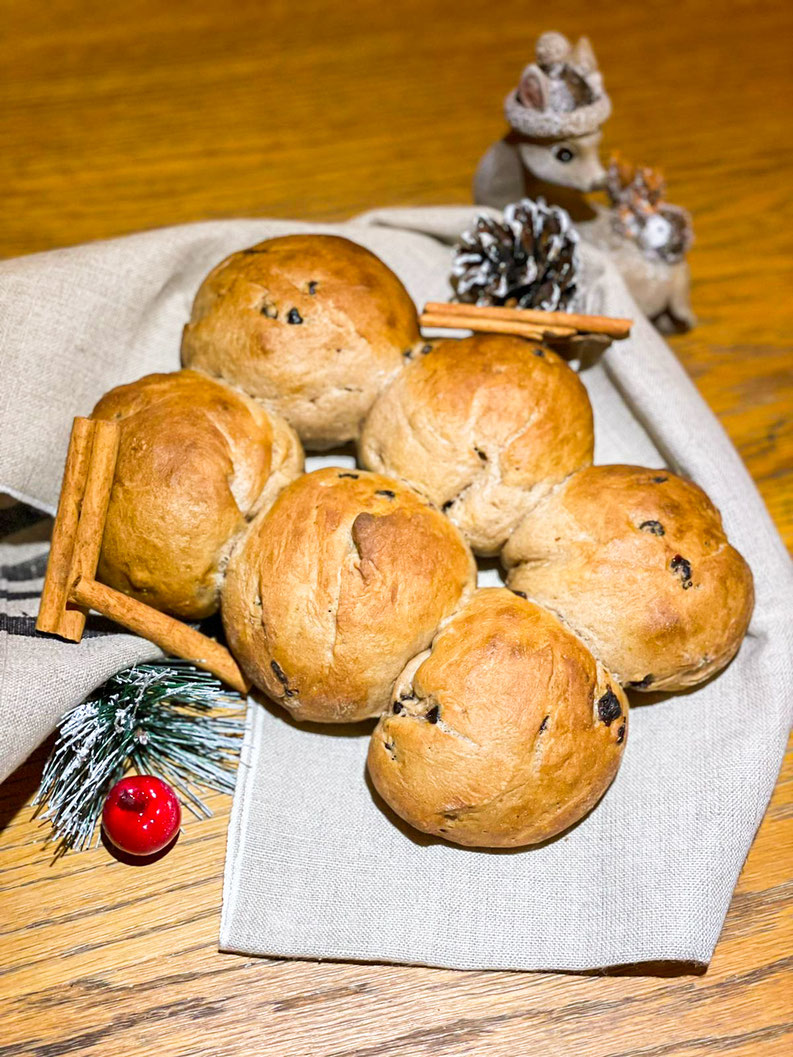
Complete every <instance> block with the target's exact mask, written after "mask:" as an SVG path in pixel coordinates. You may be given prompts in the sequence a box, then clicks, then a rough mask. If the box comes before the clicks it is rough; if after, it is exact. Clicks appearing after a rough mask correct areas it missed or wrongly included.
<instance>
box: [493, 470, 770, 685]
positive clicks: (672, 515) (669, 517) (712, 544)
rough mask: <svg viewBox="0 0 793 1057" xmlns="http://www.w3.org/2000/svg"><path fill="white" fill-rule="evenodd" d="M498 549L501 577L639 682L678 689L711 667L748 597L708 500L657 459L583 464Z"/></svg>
mask: <svg viewBox="0 0 793 1057" xmlns="http://www.w3.org/2000/svg"><path fill="white" fill-rule="evenodd" d="M503 560H504V562H505V564H506V565H507V566H508V567H509V566H512V567H513V568H511V570H510V573H509V578H508V582H509V585H510V587H512V588H513V589H514V590H518V591H523V592H525V593H526V594H527V595H528V596H529V597H530V598H532V599H533V600H534V601H536V602H539V603H540V605H544V606H547V607H548V608H549V609H551V610H552V611H553V612H555V613H558V614H559V615H561V617H562V619H563V620H564V621H565V622H566V623H567V624H568V625H569V626H570V627H571V628H573V629H574V630H575V631H576V632H577V633H578V634H579V635H580V636H581V638H582V639H583V640H584V642H586V644H587V645H588V646H589V648H590V649H591V650H592V651H593V652H594V653H595V655H596V656H597V657H598V658H599V659H600V660H601V661H603V663H604V664H605V665H606V666H607V667H608V668H609V669H610V670H611V671H612V672H614V674H615V676H616V677H617V678H618V679H619V680H620V682H621V683H622V684H623V685H624V686H632V687H634V688H635V689H639V690H659V689H663V690H681V689H683V688H685V687H688V686H694V685H695V684H697V683H699V682H701V681H702V680H703V679H707V678H708V676H710V675H712V674H713V673H714V672H717V671H718V670H719V669H720V668H722V667H723V666H724V665H725V664H726V663H727V662H728V661H729V660H730V659H731V658H732V657H733V655H734V654H735V653H736V652H737V650H738V647H739V646H740V644H741V640H742V639H743V636H744V634H745V632H746V628H747V626H748V624H749V618H750V617H751V614H752V607H753V605H754V590H753V585H752V574H751V571H750V569H749V566H748V565H747V564H746V562H745V561H744V560H743V558H742V557H741V555H740V554H739V553H738V552H737V551H736V550H735V549H734V548H733V547H731V546H730V544H729V543H728V541H727V537H726V536H725V534H724V529H723V528H722V524H721V517H720V515H719V512H718V510H717V509H716V508H715V507H714V506H713V504H712V503H711V501H710V500H709V499H708V497H707V496H706V495H705V493H704V492H703V491H702V489H701V488H698V487H697V485H695V484H691V483H690V482H689V481H684V480H682V479H681V478H680V477H676V476H675V475H674V474H672V473H670V472H669V471H668V470H648V469H644V468H642V467H638V466H592V467H590V468H589V469H587V470H583V471H582V472H581V473H578V474H576V475H575V476H573V477H571V478H570V480H568V481H566V482H565V483H564V484H563V485H562V486H561V487H560V488H559V489H558V490H557V491H555V492H553V493H552V494H551V495H549V496H548V497H547V498H546V499H544V500H543V501H541V502H540V503H539V504H538V505H537V506H536V507H535V508H534V509H533V510H532V511H531V512H530V513H529V514H528V515H527V516H526V517H525V518H524V520H523V521H522V522H521V524H520V525H519V526H518V528H517V530H516V531H515V533H514V535H513V536H512V537H511V539H510V540H509V542H508V543H507V545H506V547H505V548H504V552H503Z"/></svg>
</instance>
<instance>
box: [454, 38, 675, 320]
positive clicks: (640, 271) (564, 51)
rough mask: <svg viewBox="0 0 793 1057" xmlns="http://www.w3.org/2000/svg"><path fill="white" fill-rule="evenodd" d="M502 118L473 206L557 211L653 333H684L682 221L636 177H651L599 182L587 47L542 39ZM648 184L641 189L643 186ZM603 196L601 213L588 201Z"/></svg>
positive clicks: (601, 103) (606, 177) (597, 93)
mask: <svg viewBox="0 0 793 1057" xmlns="http://www.w3.org/2000/svg"><path fill="white" fill-rule="evenodd" d="M504 113H505V115H506V118H507V121H508V123H509V125H510V131H509V132H508V133H507V135H506V136H504V138H503V139H501V140H499V141H498V142H497V143H494V144H493V145H492V146H491V147H490V148H489V150H488V151H487V152H486V153H485V155H484V156H483V158H482V159H481V161H480V162H479V166H478V168H477V170H476V175H475V177H474V200H475V201H476V202H477V203H478V204H481V205H489V206H494V207H496V208H497V209H503V208H504V207H505V206H506V205H507V204H509V203H511V202H517V201H519V200H520V199H524V198H531V199H535V200H536V199H537V198H539V197H541V198H543V199H544V200H545V201H546V202H548V203H549V204H552V205H556V206H560V207H561V208H563V209H565V210H566V211H567V212H568V213H569V214H570V217H571V219H572V220H573V222H574V223H575V225H576V227H577V229H578V231H579V232H580V234H581V237H582V238H583V239H585V240H586V241H588V242H591V243H593V244H595V245H597V246H599V247H600V248H601V249H605V250H606V251H607V252H609V253H610V254H611V255H612V256H613V258H614V262H615V264H616V265H617V267H618V268H619V270H620V272H621V273H622V276H623V278H624V279H625V281H626V283H627V285H628V287H629V288H630V290H631V292H632V294H633V296H634V298H635V299H636V301H637V303H638V304H639V307H640V308H641V309H642V311H643V312H644V313H645V315H647V316H649V317H650V318H651V319H652V320H653V321H654V322H655V323H656V325H657V326H658V327H659V328H660V329H663V330H674V329H678V330H680V329H687V328H688V327H690V326H693V324H694V322H695V316H694V314H693V312H692V310H691V306H690V303H689V281H690V279H689V271H688V265H687V264H686V261H685V252H686V250H687V249H688V246H689V245H690V242H691V226H690V219H689V217H688V214H686V213H685V212H684V211H683V210H681V209H679V208H678V207H676V206H672V205H669V204H668V203H666V202H663V201H662V200H661V197H660V195H661V194H662V192H663V184H662V183H661V185H660V192H659V188H658V187H657V186H656V185H655V184H653V180H656V181H657V180H658V179H659V178H658V176H657V174H653V175H652V176H651V177H647V176H646V175H645V176H642V175H641V174H642V173H644V174H647V173H649V172H650V170H634V169H631V168H630V167H627V166H625V164H624V163H621V167H620V164H617V167H616V168H612V169H611V170H609V173H607V172H606V170H605V169H604V167H603V165H602V164H601V162H600V157H599V146H600V139H601V131H600V129H601V126H602V125H603V123H604V122H605V121H606V119H607V118H608V117H609V115H610V113H611V101H610V99H609V97H608V95H607V94H606V91H605V89H604V87H603V78H602V76H601V74H600V71H599V70H598V65H597V59H596V58H595V54H594V52H593V50H592V47H591V45H590V43H589V41H588V40H587V38H586V37H581V38H580V39H579V40H578V42H577V43H576V44H574V45H573V44H571V43H570V41H569V40H568V39H567V38H566V37H565V36H563V35H562V34H561V33H543V34H542V36H541V37H540V38H539V39H538V40H537V43H536V47H535V61H534V62H532V63H530V64H529V65H528V66H527V67H526V68H525V70H524V71H523V73H522V75H521V78H520V83H519V84H518V87H517V89H514V90H513V91H511V92H510V93H509V95H508V96H507V98H506V99H505V101H504ZM618 174H622V175H621V176H620V175H618ZM623 177H624V179H625V181H626V182H625V183H624V184H621V183H620V180H621V179H622V178H623ZM648 178H649V180H650V184H646V183H643V182H642V181H645V180H646V179H648ZM637 180H638V182H636V181H637ZM650 185H652V186H650ZM603 189H605V190H607V191H608V193H609V197H610V199H611V207H610V208H609V207H607V206H604V205H601V204H599V203H597V202H590V201H588V200H587V197H586V195H587V194H588V193H589V192H592V191H597V190H603ZM648 196H649V197H648Z"/></svg>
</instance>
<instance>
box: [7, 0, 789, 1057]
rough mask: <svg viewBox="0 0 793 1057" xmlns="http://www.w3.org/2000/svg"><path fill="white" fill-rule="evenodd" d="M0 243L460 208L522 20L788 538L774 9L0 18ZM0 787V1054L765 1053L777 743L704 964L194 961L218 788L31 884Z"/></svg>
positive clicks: (783, 932)
mask: <svg viewBox="0 0 793 1057" xmlns="http://www.w3.org/2000/svg"><path fill="white" fill-rule="evenodd" d="M2 13H3V20H4V28H5V30H6V32H5V34H4V38H3V42H2V44H1V45H0V60H1V61H0V84H2V96H1V97H0V98H1V99H2V119H1V120H2V123H3V126H4V127H3V142H2V150H0V182H1V185H2V188H3V193H2V196H0V255H3V256H10V255H14V254H22V253H28V252H32V251H35V250H45V249H50V248H52V247H56V246H64V245H68V244H71V243H76V242H81V241H83V240H86V239H94V238H99V237H103V236H108V235H119V234H123V233H125V232H131V231H135V230H138V229H140V228H147V227H152V226H156V225H165V224H172V223H177V222H183V221H189V220H199V219H204V218H208V217H226V216H236V215H271V216H284V217H286V216H292V217H302V218H309V219H312V218H316V219H319V218H322V219H328V218H340V217H345V216H347V215H350V214H352V213H355V212H357V211H361V210H364V209H368V208H370V207H373V206H379V205H398V204H415V203H445V202H459V203H462V202H467V201H469V200H470V198H469V187H470V182H471V176H472V173H473V170H474V167H475V164H476V161H477V159H478V157H479V155H480V154H481V152H482V151H483V150H484V149H485V148H486V147H487V146H488V144H489V143H490V142H491V141H492V140H493V139H494V138H496V137H497V136H499V135H500V134H501V132H502V128H503V122H502V117H501V112H500V106H501V99H502V97H503V95H504V94H505V92H506V90H507V89H508V88H509V87H510V86H511V85H513V84H514V83H515V80H516V77H517V75H518V73H519V71H520V69H521V68H522V66H523V64H524V63H525V62H526V61H528V59H529V57H530V51H531V48H532V45H533V41H534V39H535V37H536V35H537V34H538V33H539V32H541V31H542V30H545V29H549V28H556V29H560V30H562V31H565V32H567V33H570V34H577V33H579V32H587V33H588V34H589V35H590V37H591V39H592V40H593V42H594V45H595V47H596V50H597V53H598V56H599V58H600V63H601V68H602V69H603V71H604V73H605V77H606V83H607V86H608V89H609V91H610V94H611V97H612V101H613V105H614V115H613V117H612V118H611V120H610V121H609V122H608V125H607V126H606V137H605V149H606V150H609V149H610V148H612V147H617V146H618V147H619V148H620V149H621V150H622V151H623V153H624V154H625V155H626V156H628V157H631V158H634V159H636V160H639V161H645V162H649V163H656V164H661V165H662V166H663V167H664V169H665V171H666V173H667V176H668V179H669V184H670V197H671V199H672V200H673V201H677V202H680V203H681V204H683V205H685V206H687V207H688V208H689V209H691V211H692V212H693V214H694V218H695V227H696V235H697V241H696V245H695V247H694V249H693V251H692V253H691V258H690V260H691V267H692V272H693V278H694V283H693V301H694V308H695V310H696V311H697V313H698V315H699V317H700V325H699V327H698V328H697V329H696V330H694V331H693V332H692V333H690V334H687V335H684V336H681V337H677V338H675V339H674V340H673V346H674V348H675V350H676V352H677V354H678V355H679V356H680V358H681V360H682V361H683V363H684V364H685V366H686V368H687V369H688V370H689V372H690V373H691V375H692V376H693V377H694V379H695V380H696V383H697V385H698V386H699V388H700V389H701V391H702V393H703V394H704V396H705V397H706V399H707V400H708V401H709V403H710V405H711V407H712V408H713V409H714V411H715V412H716V413H717V414H718V415H719V417H720V418H721V421H722V422H723V423H724V425H725V427H726V429H727V430H728V432H729V433H730V435H731V436H732V438H733V440H734V442H735V444H736V445H737V446H738V448H739V449H740V451H741V453H742V455H743V457H744V459H745V460H746V462H747V465H748V466H749V469H750V471H751V472H752V474H753V476H754V479H755V480H756V481H757V484H758V486H759V488H760V490H761V492H762V493H763V496H764V498H765V500H766V502H767V503H768V506H769V508H770V510H771V512H772V514H773V516H774V518H775V519H776V522H777V524H778V525H779V528H780V530H781V532H782V533H783V535H784V537H785V539H786V541H787V543H788V545H789V546H790V545H791V543H793V459H792V458H791V455H793V414H792V413H791V412H792V409H793V351H792V350H791V341H790V335H791V333H793V298H791V297H790V294H789V289H790V280H791V259H793V254H792V253H791V245H790V232H791V228H792V227H793V225H792V224H791V213H792V212H793V210H792V209H791V199H792V197H793V196H791V193H790V172H791V169H793V150H792V149H791V137H790V124H791V123H790V113H791V104H792V103H793V85H792V83H791V62H790V47H791V41H792V40H793V7H791V5H784V4H781V3H778V2H776V0H775V2H773V3H768V2H764V0H761V2H751V3H750V2H748V0H746V2H736V3H732V4H724V3H721V4H720V3H718V2H717V3H715V4H714V3H713V0H697V2H695V3H677V4H669V3H668V2H667V3H658V2H656V0H644V2H642V3H639V4H631V5H627V4H626V5H617V4H612V5H608V6H606V5H600V7H599V9H598V8H596V5H591V4H584V3H583V2H580V0H578V2H573V0H557V2H556V3H555V4H554V5H553V6H552V9H551V8H550V7H549V9H548V10H547V11H545V10H544V9H542V8H541V7H540V5H534V6H533V7H532V6H529V5H525V4H509V5H493V4H483V3H481V2H480V0H424V2H422V0H407V2H399V0H397V2H396V3H391V4H387V3H382V2H379V0H365V2H361V0H359V2H357V3H355V2H353V3H348V4H341V3H336V4H334V3H333V2H332V0H326V2H324V3H316V2H310V0H306V2H304V3H302V4H295V3H294V2H292V3H285V2H283V0H270V2H262V0H256V2H252V0H238V2H236V3H220V2H218V0H214V2H201V0H189V2H188V0H171V2H170V3H167V4H165V3H162V2H160V0H127V2H126V3H125V4H123V5H120V4H119V5H112V4H111V5H101V4H98V3H91V2H89V0H68V2H67V0H51V2H50V3H49V4H47V5H44V6H38V7H33V6H31V5H30V4H28V3H23V2H22V0H3V4H2ZM42 761H43V753H41V752H39V753H37V754H36V755H35V756H34V757H33V759H32V760H31V761H29V763H28V764H27V765H26V766H25V767H23V768H21V769H20V771H18V772H17V774H16V775H14V776H13V778H12V779H10V780H9V781H8V782H7V783H6V785H4V787H3V789H2V794H3V807H2V815H0V826H2V825H5V829H4V830H3V832H2V835H0V847H1V853H0V933H2V936H1V937H0V1025H1V1027H0V1057H12V1055H13V1057H54V1055H56V1054H57V1055H60V1054H87V1055H91V1057H93V1055H98V1054H103V1055H105V1054H107V1055H110V1054H113V1055H115V1054H118V1053H123V1054H137V1053H144V1052H145V1053H147V1054H157V1055H198V1054H201V1055H207V1057H209V1055H212V1057H215V1055H227V1054H228V1055H235V1057H236V1055H238V1054H257V1055H258V1054H273V1055H278V1057H298V1055H311V1057H352V1055H357V1057H375V1055H377V1057H386V1055H387V1057H407V1055H425V1054H426V1055H446V1054H475V1055H477V1057H479V1055H484V1057H521V1055H524V1054H528V1053H532V1054H538V1055H545V1054H551V1055H585V1057H605V1055H612V1057H616V1055H624V1057H627V1055H628V1054H630V1055H642V1057H662V1055H667V1054H673V1055H677V1057H684V1055H685V1057H689V1055H691V1057H694V1055H703V1054H708V1053H730V1054H731V1055H733V1057H757V1055H762V1057H772V1055H782V1054H789V1053H791V1052H792V1051H793V1008H792V1007H793V1003H791V997H792V996H791V991H792V988H791V965H792V964H793V956H791V948H792V947H793V915H792V914H791V906H792V905H793V880H792V879H791V875H792V874H793V871H792V870H791V858H792V856H791V852H792V851H793V759H791V757H790V755H789V756H788V760H787V763H786V766H785V767H784V768H783V772H782V775H781V776H780V781H779V784H778V786H777V789H776V792H775V795H774V798H773V800H772V802H771V806H770V808H769V811H768V814H767V816H766V818H765V821H764V823H763V825H762V827H761V829H760V833H759V836H758V838H757V840H756V842H755V845H754V847H753V849H752V852H751V854H750V856H749V859H748V861H747V863H746V867H745V869H744V872H743V875H742V877H741V881H740V884H739V886H738V890H737V892H736V895H735V898H734V900H733V904H732V908H731V910H730V913H729V916H728V918H727V923H726V926H725V930H724V933H723V935H722V938H721V941H720V943H719V946H718V949H717V951H716V955H715V957H714V959H713V962H712V964H711V966H710V968H709V969H708V971H707V972H705V973H701V972H694V971H692V970H691V969H690V968H689V969H688V970H686V969H685V968H681V969H676V968H670V967H662V966H655V967H646V966H645V967H639V968H636V969H634V970H632V971H626V972H623V973H616V974H609V975H594V976H584V975H581V976H572V975H562V974H519V973H492V972H490V973H486V972H467V973H461V972H452V971H442V970H432V969H420V968H405V967H398V966H367V965H352V964H338V963H336V964H333V963H319V964H314V963H307V962H302V963H301V962H296V961H268V960H255V959H247V958H240V957H236V956H233V955H222V954H219V953H218V952H217V950H216V938H217V930H218V921H219V908H220V899H221V878H222V868H223V857H224V839H225V831H226V825H227V819H228V812H229V806H230V803H229V800H228V799H226V798H222V797H216V798H215V799H214V801H213V804H214V807H215V809H216V811H217V814H216V816H215V818H214V819H212V820H210V821H208V822H202V823H194V822H191V823H190V824H189V825H188V827H187V830H186V832H185V833H184V834H183V836H182V838H181V839H180V841H179V843H178V844H177V846H176V847H175V849H174V850H173V851H172V852H171V853H170V854H169V855H168V856H166V857H165V858H164V859H162V860H161V861H160V862H158V863H156V864H155V865H152V866H147V867H145V868H137V869H136V868H134V867H130V866H125V865H123V864H121V863H119V862H116V861H115V860H114V859H112V858H111V857H110V856H109V855H108V854H107V853H106V852H105V851H104V850H103V849H102V848H100V849H99V850H97V851H95V852H90V853H86V854H81V855H77V854H73V855H69V856H67V857H66V858H65V859H63V860H62V861H60V862H59V863H58V864H56V865H54V866H53V865H52V864H51V862H50V857H49V855H48V853H47V852H46V851H45V850H44V849H43V847H42V845H41V831H40V830H39V829H38V828H37V827H36V825H35V824H34V823H32V822H31V816H30V809H29V807H28V806H26V805H27V802H28V801H29V798H30V796H31V794H32V793H33V791H34V789H35V787H36V783H37V781H38V776H39V773H40V769H41V765H42Z"/></svg>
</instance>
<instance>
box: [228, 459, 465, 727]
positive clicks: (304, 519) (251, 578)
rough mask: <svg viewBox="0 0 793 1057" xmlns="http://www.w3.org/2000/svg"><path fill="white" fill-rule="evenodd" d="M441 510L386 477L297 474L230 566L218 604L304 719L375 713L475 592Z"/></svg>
mask: <svg viewBox="0 0 793 1057" xmlns="http://www.w3.org/2000/svg"><path fill="white" fill-rule="evenodd" d="M475 578H476V569H475V565H474V561H473V557H472V555H471V552H470V551H469V550H468V548H467V547H466V545H465V543H464V542H463V540H462V538H461V537H460V534H459V533H458V531H457V529H455V528H454V526H453V525H452V524H451V523H450V522H449V521H448V519H447V518H445V517H444V516H443V514H441V513H439V511H437V510H435V509H434V508H432V507H431V506H429V505H428V504H427V503H426V502H424V501H423V500H422V499H420V498H419V497H418V496H417V495H416V494H415V493H414V492H411V491H410V490H409V489H407V488H405V487H404V486H403V485H400V484H398V483H397V482H396V481H392V480H390V479H389V478H387V477H381V476H380V475H379V474H372V473H366V472H365V471H360V470H345V469H339V468H333V467H332V468H327V469H322V470H316V471H314V472H313V473H309V474H305V475H304V476H303V477H300V478H298V480H296V481H295V482H293V483H292V484H291V485H290V486H289V487H288V488H286V489H285V490H284V491H283V492H282V493H281V495H280V497H279V498H278V499H277V500H276V502H275V503H274V504H273V506H272V507H271V508H270V510H269V511H268V512H267V513H266V514H264V515H263V516H261V517H260V518H258V519H257V520H256V521H255V522H254V524H253V525H252V526H251V528H250V531H249V532H248V534H247V536H246V537H245V540H244V541H243V543H242V545H241V546H240V547H239V548H238V549H237V550H236V551H235V553H234V556H233V558H232V560H231V562H230V563H229V567H228V572H227V576H226V580H225V583H224V586H223V600H222V612H223V623H224V627H225V629H226V635H227V637H228V640H229V643H230V646H231V649H232V651H233V652H234V656H235V657H236V658H237V661H238V662H239V664H240V665H241V666H242V668H243V669H244V671H245V672H246V674H247V675H248V677H249V678H250V679H251V680H252V681H253V682H254V683H255V684H256V685H257V686H259V687H260V688H261V689H262V690H264V691H265V692H266V693H268V694H269V695H270V696H271V697H272V698H274V699H275V700H276V701H278V702H279V703H280V704H282V705H283V706H284V707H285V708H287V709H288V710H289V711H290V712H291V713H292V714H293V715H294V716H296V717H297V718H299V719H310V720H316V721H319V722H328V723H340V722H351V721H354V720H358V719H364V718H366V717H367V716H373V715H377V714H378V713H379V712H381V711H382V710H383V708H385V706H386V705H387V704H388V701H389V696H390V693H391V688H392V686H393V683H394V680H395V679H396V677H397V675H399V673H400V671H401V670H402V668H403V667H404V665H405V663H406V662H407V661H408V660H409V659H410V658H411V657H412V656H414V654H416V653H417V652H418V651H419V650H422V649H424V648H425V647H426V646H427V645H428V644H429V642H430V640H431V639H432V636H433V635H434V634H435V632H436V630H437V628H438V625H439V624H440V623H441V621H442V620H444V619H445V618H446V617H448V616H449V615H450V614H451V613H452V612H453V611H454V610H455V609H456V607H457V606H458V605H459V604H460V602H461V601H462V600H463V599H464V598H466V597H467V595H468V594H469V593H470V592H471V591H472V590H473V586H474V583H475Z"/></svg>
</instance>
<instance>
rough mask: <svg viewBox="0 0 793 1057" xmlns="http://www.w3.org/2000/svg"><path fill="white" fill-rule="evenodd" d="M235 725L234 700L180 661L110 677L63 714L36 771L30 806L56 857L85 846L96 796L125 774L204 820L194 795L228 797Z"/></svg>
mask: <svg viewBox="0 0 793 1057" xmlns="http://www.w3.org/2000/svg"><path fill="white" fill-rule="evenodd" d="M244 725H245V724H244V715H243V713H242V708H241V704H240V700H239V698H238V697H237V696H236V695H231V694H229V693H228V691H227V690H226V689H225V688H224V686H223V684H222V683H221V682H220V681H219V680H218V679H216V678H215V676H213V675H210V674H209V673H208V672H204V671H201V670H200V669H198V668H196V667H194V666H193V665H191V664H188V663H187V662H185V661H179V660H168V661H160V662H152V663H150V664H137V665H135V666H134V667H132V668H126V669H124V671H121V672H118V673H117V674H116V675H114V676H113V677H112V678H111V679H109V680H108V681H107V682H106V683H103V685H102V686H100V687H99V688H98V689H97V690H95V691H94V693H93V694H92V695H91V696H90V697H89V698H87V699H86V700H85V701H83V702H82V704H80V705H77V706H76V707H75V708H73V709H71V710H70V711H69V712H67V713H66V715H65V716H64V718H63V719H62V720H61V723H60V727H59V731H58V737H57V740H56V742H55V747H54V749H53V751H52V754H51V756H50V758H49V759H48V760H47V763H46V765H45V767H44V773H43V775H42V778H41V786H40V787H39V791H38V793H37V795H36V799H35V800H34V804H37V805H39V806H43V805H45V804H46V808H45V809H44V811H43V813H42V817H43V818H44V819H48V820H50V821H51V822H52V832H51V834H50V839H52V840H57V841H58V842H59V844H58V849H57V853H58V854H63V853H64V852H66V851H68V850H69V849H70V848H77V849H78V850H82V849H84V848H86V847H88V846H89V844H90V843H91V840H92V838H93V836H94V833H95V832H96V826H97V822H98V820H99V816H100V815H101V812H102V805H103V802H104V799H105V797H106V796H107V794H108V792H109V791H110V789H111V788H112V787H113V785H115V783H116V782H117V781H118V780H119V779H120V778H121V777H122V776H123V775H124V773H125V772H126V771H128V770H129V769H130V768H132V769H134V770H136V771H137V772H138V773H139V774H152V775H155V776H156V777H158V778H162V780H163V781H165V782H168V783H169V784H170V785H172V786H173V787H174V788H175V789H176V790H177V791H178V792H179V794H180V798H181V799H182V800H183V801H184V803H185V806H186V807H187V808H188V809H189V810H190V811H192V812H193V814H194V815H197V816H200V815H204V816H206V817H209V816H210V815H211V814H212V812H211V811H210V810H209V808H208V807H207V806H206V804H205V803H204V802H203V801H202V800H201V798H200V797H199V795H198V791H197V788H196V787H204V788H207V789H214V790H218V791H219V792H224V793H230V792H232V791H233V789H234V771H235V769H236V766H235V765H236V757H237V753H238V752H239V747H240V737H241V735H242V733H243V730H244ZM97 840H98V835H97Z"/></svg>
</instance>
